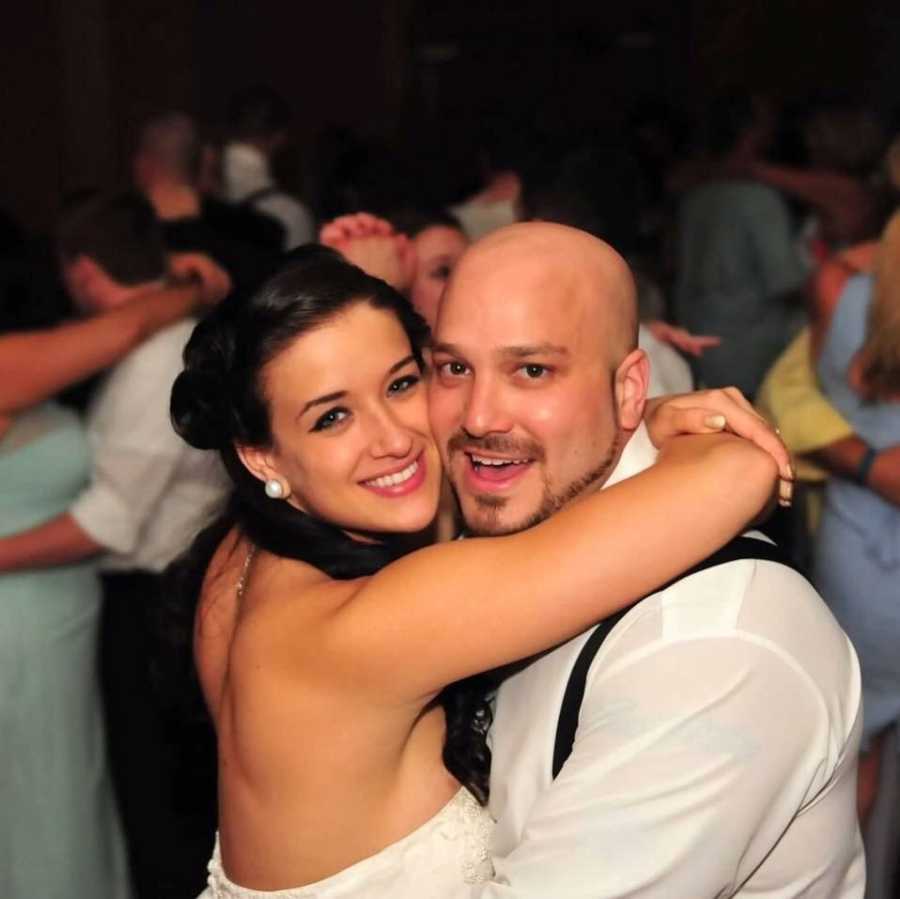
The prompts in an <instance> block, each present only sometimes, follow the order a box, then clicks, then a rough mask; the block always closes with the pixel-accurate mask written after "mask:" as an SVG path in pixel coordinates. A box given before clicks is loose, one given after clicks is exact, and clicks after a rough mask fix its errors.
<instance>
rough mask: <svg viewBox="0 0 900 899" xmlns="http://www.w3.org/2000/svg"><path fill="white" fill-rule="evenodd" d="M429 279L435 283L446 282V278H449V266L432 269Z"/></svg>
mask: <svg viewBox="0 0 900 899" xmlns="http://www.w3.org/2000/svg"><path fill="white" fill-rule="evenodd" d="M431 277H432V278H433V279H434V280H435V281H446V280H447V278H449V277H450V266H449V265H439V266H438V267H437V268H434V269H432V270H431Z"/></svg>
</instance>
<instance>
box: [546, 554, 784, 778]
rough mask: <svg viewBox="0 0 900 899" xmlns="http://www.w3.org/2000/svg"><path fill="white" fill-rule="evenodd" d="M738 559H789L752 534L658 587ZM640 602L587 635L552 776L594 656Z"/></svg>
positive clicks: (570, 737) (565, 753)
mask: <svg viewBox="0 0 900 899" xmlns="http://www.w3.org/2000/svg"><path fill="white" fill-rule="evenodd" d="M739 559H764V560H767V561H770V562H779V563H781V564H782V565H787V564H788V563H787V561H786V560H785V558H784V556H783V555H782V553H781V552H780V550H779V549H778V547H777V546H774V545H773V544H771V543H769V542H767V541H765V540H757V539H755V538H753V537H737V538H735V539H734V540H732V541H731V543H726V544H725V546H723V547H722V548H721V549H720V550H718V552H715V553H713V554H712V555H711V556H710V557H709V558H707V559H704V561H702V562H700V563H699V564H697V565H695V566H694V567H693V568H691V569H689V570H688V571H686V572H685V573H684V574H681V575H679V576H678V577H677V578H673V579H672V580H671V581H669V582H668V583H667V584H665V585H664V586H662V587H660V588H659V590H654V591H653V592H654V593H658V592H659V591H660V590H665V589H667V588H668V587H671V586H672V585H673V584H675V583H677V582H678V581H681V580H683V579H684V578H686V577H690V576H691V575H692V574H696V573H697V572H698V571H705V570H706V569H707V568H714V567H715V566H717V565H724V564H726V563H727V562H736V561H738V560H739ZM638 602H640V600H637V601H636V602H634V603H632V604H631V606H628V607H627V608H624V609H622V611H620V612H617V613H616V614H615V615H612V616H611V617H609V618H606V619H604V620H603V621H602V622H600V624H599V625H597V627H596V628H595V629H594V631H593V633H592V634H591V635H590V637H588V639H587V642H586V643H585V644H584V646H583V647H582V648H581V652H580V653H579V654H578V658H577V659H576V660H575V665H574V666H573V667H572V673H571V674H570V675H569V682H568V683H567V684H566V691H565V693H564V694H563V701H562V706H561V708H560V710H559V722H558V723H557V725H556V743H555V744H554V747H553V777H554V778H556V776H557V774H559V772H560V771H561V770H562V766H563V765H564V764H565V761H566V759H567V758H568V757H569V755H570V754H571V752H572V746H573V745H574V744H575V731H576V730H577V728H578V716H579V713H580V712H581V702H582V700H583V699H584V688H585V684H586V682H587V674H588V670H589V669H590V667H591V663H592V662H593V661H594V657H595V656H596V655H597V652H598V651H599V649H600V646H601V645H602V643H603V641H604V640H605V639H606V638H607V636H608V635H609V632H610V631H611V630H612V629H613V628H614V627H615V626H616V625H617V624H618V623H619V621H620V620H621V618H622V616H623V615H625V613H626V612H628V611H629V610H630V609H632V608H634V606H635V605H636V604H637V603H638Z"/></svg>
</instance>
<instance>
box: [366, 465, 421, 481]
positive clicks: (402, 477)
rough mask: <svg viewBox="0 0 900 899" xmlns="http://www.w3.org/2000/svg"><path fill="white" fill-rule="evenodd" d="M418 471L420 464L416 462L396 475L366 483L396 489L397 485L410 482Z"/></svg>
mask: <svg viewBox="0 0 900 899" xmlns="http://www.w3.org/2000/svg"><path fill="white" fill-rule="evenodd" d="M418 470H419V462H418V460H416V461H415V462H410V463H409V465H407V466H406V468H404V469H403V471H398V472H397V473H396V474H386V475H384V476H383V477H380V478H375V479H374V480H371V481H366V483H367V484H370V485H371V486H372V487H396V486H397V484H402V483H403V482H404V481H408V480H409V479H410V478H411V477H412V476H413V475H414V474H415V473H416V472H417V471H418Z"/></svg>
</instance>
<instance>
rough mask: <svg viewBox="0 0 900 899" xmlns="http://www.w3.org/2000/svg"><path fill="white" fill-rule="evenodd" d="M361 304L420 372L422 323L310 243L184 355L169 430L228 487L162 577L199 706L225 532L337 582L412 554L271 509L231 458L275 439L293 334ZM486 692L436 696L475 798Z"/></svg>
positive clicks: (391, 294)
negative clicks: (405, 347)
mask: <svg viewBox="0 0 900 899" xmlns="http://www.w3.org/2000/svg"><path fill="white" fill-rule="evenodd" d="M359 303H367V304H368V305H370V306H372V307H373V308H375V309H383V310H385V311H388V312H391V313H393V314H394V315H395V316H396V318H397V321H398V322H399V323H400V325H401V326H402V327H403V330H404V331H405V333H406V335H407V337H408V338H409V342H410V346H411V350H412V353H413V356H414V357H415V359H416V360H417V362H418V363H419V365H420V366H422V365H423V359H422V350H423V347H424V346H425V344H426V342H427V340H428V338H429V331H428V326H427V325H426V323H425V321H424V319H422V318H421V317H420V316H419V314H418V313H417V312H416V311H415V310H414V309H413V307H412V306H411V305H410V303H409V301H408V300H406V299H405V298H404V297H403V296H401V295H400V294H399V293H398V292H397V291H395V290H394V289H393V288H392V287H390V286H389V285H388V284H386V283H384V282H383V281H381V280H379V279H377V278H374V277H371V276H370V275H367V274H366V273H365V272H364V271H362V270H361V269H359V268H357V267H356V266H354V265H351V264H350V263H348V262H347V261H345V260H344V259H343V257H341V256H340V255H339V254H338V253H336V252H335V251H333V250H330V249H328V248H326V247H322V246H318V245H311V246H307V247H302V248H301V249H299V250H297V251H295V252H294V253H292V254H290V255H289V256H288V258H287V264H286V265H285V267H284V268H283V269H282V270H281V271H280V272H278V273H277V274H276V275H274V276H273V277H272V278H271V279H270V280H269V281H267V282H266V283H265V284H264V285H263V286H262V287H261V288H260V290H259V291H258V292H257V293H256V294H254V295H253V296H252V297H250V298H249V299H246V298H241V297H239V296H232V297H229V299H227V300H226V301H225V302H223V303H222V304H220V305H219V306H218V307H217V308H216V309H215V310H214V311H213V312H212V313H210V315H209V316H208V317H207V318H206V319H204V320H203V321H202V322H201V323H200V324H198V325H197V327H196V328H195V329H194V333H193V335H192V336H191V339H190V341H189V342H188V344H187V346H186V347H185V351H184V371H182V372H181V374H180V375H179V376H178V378H177V379H176V381H175V384H174V386H173V388H172V400H171V414H172V422H173V425H174V427H175V430H176V431H177V432H178V434H180V435H181V437H182V438H183V439H184V440H185V441H186V442H187V443H189V444H190V445H191V446H194V447H197V448H198V449H207V450H217V451H218V452H219V454H220V456H221V458H222V461H223V463H224V465H225V468H226V470H227V472H228V474H229V476H230V477H231V480H232V482H233V486H234V489H233V491H232V495H231V498H230V501H229V503H228V508H227V510H226V512H225V514H224V515H223V516H221V517H220V518H219V519H218V520H217V521H216V522H215V523H214V524H212V525H210V527H208V528H207V529H206V530H205V531H203V532H202V533H201V534H200V535H199V536H198V537H197V539H196V540H195V541H194V544H193V546H192V547H191V549H190V550H189V551H188V552H187V553H186V554H185V555H184V556H182V558H181V559H179V560H178V561H177V562H176V563H175V564H174V565H173V566H172V569H171V573H170V575H171V589H170V590H169V591H168V595H169V596H170V597H171V600H170V603H169V604H170V608H169V609H168V611H167V614H166V621H165V629H166V631H167V642H168V643H169V644H170V646H172V647H173V648H174V649H175V650H176V656H177V658H178V659H179V660H180V661H179V664H178V668H179V671H178V672H177V676H178V678H179V680H180V685H181V690H183V687H184V678H185V677H186V676H189V677H190V678H191V680H192V681H193V683H194V687H195V689H194V693H195V696H194V700H195V701H196V700H200V702H201V704H202V699H201V698H200V695H199V688H198V686H197V682H196V674H195V672H194V667H193V660H192V651H191V647H192V630H193V618H194V611H195V608H196V603H197V599H198V597H199V594H200V589H201V586H202V583H203V577H204V574H205V572H206V569H207V567H208V565H209V562H210V560H211V558H212V555H213V553H214V552H215V550H216V548H217V547H218V545H219V543H220V542H221V541H222V539H223V537H224V536H225V534H226V533H227V532H228V531H229V530H230V529H231V528H232V527H234V526H237V527H238V528H239V529H240V530H241V531H242V532H243V533H244V534H245V535H246V536H247V537H248V538H249V539H250V540H251V541H252V542H253V543H254V544H256V545H257V546H259V547H260V548H262V549H265V550H267V551H268V552H271V553H274V554H275V555H279V556H282V557H286V558H291V559H297V560H300V561H303V562H306V563H308V564H310V565H313V566H315V567H316V568H318V569H319V570H321V571H323V572H324V573H325V574H327V575H329V576H330V577H333V578H336V579H341V580H343V579H350V578H358V577H364V576H368V575H372V574H375V573H376V572H377V571H379V570H380V569H381V568H383V567H384V566H385V565H387V564H389V563H390V562H392V561H394V560H395V559H397V558H399V557H400V556H402V555H404V554H405V553H407V552H409V551H410V549H412V548H413V543H412V542H411V540H410V538H409V537H408V536H406V535H397V534H383V535H381V539H380V540H379V542H375V543H363V542H360V541H357V540H353V539H352V538H351V537H348V536H347V535H346V534H345V533H344V532H343V531H342V530H341V529H340V528H339V527H337V526H336V525H334V524H331V523H330V522H327V521H324V520H322V519H319V518H316V517H314V516H312V515H308V514H306V513H304V512H301V511H299V510H297V509H295V508H294V507H293V506H291V505H290V504H288V503H286V502H273V501H272V500H271V499H269V498H268V497H266V496H265V492H264V485H263V483H262V482H261V481H260V480H259V479H258V478H257V477H255V476H254V475H253V474H251V473H250V472H249V471H248V470H247V468H246V467H245V466H244V464H243V463H242V462H241V460H240V458H239V457H238V454H237V449H236V447H237V446H239V445H244V446H255V447H265V446H271V444H272V441H273V435H272V429H271V421H270V411H269V406H268V402H267V399H266V396H265V391H264V379H263V370H264V368H265V366H266V365H267V364H268V363H269V362H271V361H272V360H273V359H274V358H275V357H276V356H277V355H278V354H279V353H281V352H282V351H283V350H285V349H286V348H287V347H288V346H290V345H291V344H292V343H293V342H294V341H295V340H296V339H298V338H299V337H300V336H302V335H303V334H306V333H308V332H310V331H312V330H314V329H316V328H319V327H321V326H323V325H325V324H327V323H328V322H329V321H331V320H332V319H333V318H334V317H335V316H337V315H338V314H340V313H341V312H343V311H345V310H347V309H349V308H351V307H353V306H355V305H357V304H359ZM301 600H302V598H298V601H301ZM173 673H175V672H173ZM487 690H488V686H487V682H485V683H484V684H483V683H482V682H481V681H480V680H478V681H476V680H471V681H464V682H461V683H459V684H454V685H451V686H450V687H448V688H447V689H446V690H445V691H444V692H443V693H442V694H441V697H440V701H441V703H442V705H443V706H444V708H445V711H446V716H447V741H446V744H445V749H444V762H445V764H446V766H447V768H448V770H449V771H450V772H451V773H452V774H453V775H454V776H456V777H457V779H459V780H460V782H461V783H463V784H465V785H466V786H468V787H469V788H470V789H471V790H472V792H473V793H474V794H475V795H476V796H477V797H479V798H480V799H482V800H484V799H486V796H487V779H488V773H489V768H490V751H489V749H488V748H487V745H486V733H487V729H488V727H489V725H490V720H491V716H490V708H489V705H488V703H487V700H486V692H487ZM195 707H196V706H195Z"/></svg>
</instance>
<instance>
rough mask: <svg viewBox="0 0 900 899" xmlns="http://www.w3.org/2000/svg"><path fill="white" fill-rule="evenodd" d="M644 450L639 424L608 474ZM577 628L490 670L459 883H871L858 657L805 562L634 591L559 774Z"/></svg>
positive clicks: (785, 890) (801, 890) (756, 566)
mask: <svg viewBox="0 0 900 899" xmlns="http://www.w3.org/2000/svg"><path fill="white" fill-rule="evenodd" d="M654 457H655V450H654V449H653V446H652V444H651V443H650V441H649V439H648V437H647V435H646V432H645V431H644V429H643V428H641V430H639V431H638V432H637V433H636V434H635V435H634V436H633V437H632V439H631V440H630V441H629V443H628V445H627V446H626V449H625V451H624V454H623V456H622V458H621V460H620V462H619V464H618V466H617V467H616V469H615V471H614V473H613V476H612V478H611V479H610V481H609V482H608V483H610V484H611V483H614V482H615V481H617V480H621V479H623V478H625V477H628V476H630V475H632V474H635V473H637V472H638V471H640V470H642V469H644V468H646V467H648V466H649V465H650V464H651V463H652V461H653V459H654ZM698 514H702V510H698ZM756 536H761V535H756ZM587 636H588V635H587V634H582V635H581V636H579V637H576V638H575V639H573V640H571V641H569V642H568V643H566V644H564V645H563V646H561V647H559V648H557V649H556V650H554V651H553V652H551V653H549V654H548V655H546V656H544V657H543V658H541V659H540V660H538V661H537V662H535V663H533V664H532V665H530V666H529V667H528V668H526V669H525V670H524V671H522V672H520V673H519V674H517V675H515V676H514V677H512V678H511V679H510V680H508V681H507V682H506V683H505V684H504V685H503V686H502V687H501V689H500V693H499V697H498V702H497V712H496V718H495V723H494V726H493V730H492V736H493V765H492V774H491V811H492V813H493V814H494V816H495V817H496V819H497V828H496V831H495V836H494V843H493V847H492V849H493V853H494V864H495V868H496V875H495V879H494V881H493V882H492V883H490V884H486V885H484V886H480V887H476V888H472V889H471V891H465V892H461V893H460V895H466V896H470V897H481V899H501V897H504V899H510V897H516V899H575V897H579V899H581V897H583V899H588V897H590V899H612V897H665V899H713V897H724V896H733V895H741V896H744V895H746V896H755V897H767V899H775V897H778V899H787V897H797V896H805V897H823V899H824V897H841V899H849V897H861V896H862V895H863V891H864V880H865V869H864V860H863V854H862V843H861V840H860V836H859V831H858V827H857V823H856V803H855V799H856V795H855V794H856V765H857V752H858V749H859V736H860V725H861V706H860V679H859V666H858V663H857V659H856V655H855V653H854V651H853V648H852V647H851V645H850V643H849V641H848V640H847V637H846V636H845V635H844V633H843V632H842V631H841V630H840V628H839V627H838V626H837V624H836V622H835V621H834V619H833V617H832V616H831V614H830V612H829V611H828V610H827V608H826V607H825V605H824V604H823V602H822V601H821V599H820V598H819V596H818V595H817V594H816V593H815V591H814V590H813V588H812V587H811V586H810V585H809V584H808V583H807V582H806V581H805V580H804V579H803V578H801V577H800V576H799V575H798V574H796V573H795V572H793V571H791V570H790V569H788V568H786V567H784V566H781V565H778V564H775V563H773V562H767V561H752V560H740V561H737V562H732V563H728V564H726V565H722V566H719V567H716V568H712V569H709V570H707V571H703V572H700V573H697V574H695V575H693V576H691V577H690V578H687V579H685V580H684V581H681V582H679V583H677V584H675V585H673V586H671V587H670V588H668V589H667V590H664V591H662V592H660V593H657V594H655V595H653V596H651V597H649V598H647V599H645V600H643V601H642V602H640V603H639V604H638V605H636V606H635V607H634V608H633V609H632V610H630V611H629V612H628V613H627V614H626V615H625V616H624V617H623V619H622V620H621V621H620V622H619V623H618V624H617V625H616V626H615V627H614V628H613V630H612V632H611V633H610V635H609V636H608V637H607V639H606V641H605V642H604V644H603V645H602V647H601V648H600V651H599V652H598V654H597V656H596V658H595V660H594V663H593V665H592V666H591V668H590V671H589V673H588V679H587V686H586V691H585V696H584V702H583V705H582V707H581V714H580V718H579V724H578V730H577V733H576V738H575V744H574V747H573V751H572V754H571V756H570V757H569V759H568V761H567V762H566V763H565V765H564V767H563V769H562V771H561V772H560V775H559V777H558V778H557V779H556V780H553V779H552V776H551V766H552V758H553V745H554V737H555V733H556V725H557V720H558V716H559V710H560V705H561V703H562V697H563V691H564V690H565V686H566V683H567V681H568V677H569V674H570V672H571V670H572V666H573V664H574V662H575V659H576V658H577V656H578V653H579V651H580V650H581V648H582V646H583V645H584V643H585V641H586V639H587Z"/></svg>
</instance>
